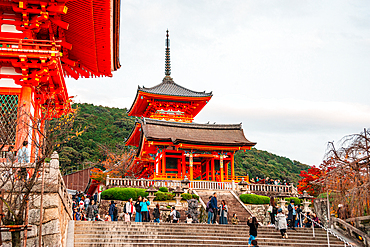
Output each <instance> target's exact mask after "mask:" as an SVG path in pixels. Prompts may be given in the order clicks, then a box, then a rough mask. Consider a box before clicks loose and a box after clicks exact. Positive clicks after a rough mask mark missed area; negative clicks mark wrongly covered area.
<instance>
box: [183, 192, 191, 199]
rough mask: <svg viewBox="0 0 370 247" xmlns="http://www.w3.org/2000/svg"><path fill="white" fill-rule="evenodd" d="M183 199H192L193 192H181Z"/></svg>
mask: <svg viewBox="0 0 370 247" xmlns="http://www.w3.org/2000/svg"><path fill="white" fill-rule="evenodd" d="M181 197H182V200H190V199H191V194H189V193H182V194H181Z"/></svg>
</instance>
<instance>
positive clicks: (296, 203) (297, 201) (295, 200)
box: [285, 197, 301, 205]
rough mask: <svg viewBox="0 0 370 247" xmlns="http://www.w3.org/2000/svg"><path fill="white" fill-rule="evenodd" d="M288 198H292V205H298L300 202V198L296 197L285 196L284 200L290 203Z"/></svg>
mask: <svg viewBox="0 0 370 247" xmlns="http://www.w3.org/2000/svg"><path fill="white" fill-rule="evenodd" d="M290 200H294V205H300V204H301V199H299V198H297V197H287V198H285V201H287V202H288V203H290Z"/></svg>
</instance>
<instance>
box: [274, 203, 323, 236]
mask: <svg viewBox="0 0 370 247" xmlns="http://www.w3.org/2000/svg"><path fill="white" fill-rule="evenodd" d="M268 212H269V214H270V220H271V221H270V222H269V223H268V225H269V226H275V227H276V229H278V230H280V233H281V236H282V238H288V235H287V233H286V230H287V229H288V228H289V229H292V230H296V229H295V228H296V227H312V224H314V225H313V226H314V227H320V225H321V221H320V219H319V218H318V217H317V215H316V214H315V213H313V214H312V215H311V214H310V212H306V215H303V214H302V209H301V206H300V205H294V200H291V201H290V203H289V205H288V215H285V214H284V212H283V210H282V208H278V207H277V206H276V204H275V200H274V198H273V197H272V198H271V200H270V206H269V208H268Z"/></svg>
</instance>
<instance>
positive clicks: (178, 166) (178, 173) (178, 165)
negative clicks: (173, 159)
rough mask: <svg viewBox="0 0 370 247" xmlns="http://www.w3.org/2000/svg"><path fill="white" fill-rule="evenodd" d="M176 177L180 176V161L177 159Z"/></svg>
mask: <svg viewBox="0 0 370 247" xmlns="http://www.w3.org/2000/svg"><path fill="white" fill-rule="evenodd" d="M177 176H178V177H180V176H181V160H180V159H177Z"/></svg>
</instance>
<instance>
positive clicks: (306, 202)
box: [299, 191, 313, 213]
mask: <svg viewBox="0 0 370 247" xmlns="http://www.w3.org/2000/svg"><path fill="white" fill-rule="evenodd" d="M312 198H313V196H310V195H309V194H308V193H307V191H303V194H302V195H301V196H300V197H299V199H302V200H303V202H302V204H303V210H302V212H303V213H307V212H310V213H312V211H311V209H310V208H309V206H310V204H311V202H310V200H309V199H312Z"/></svg>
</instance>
